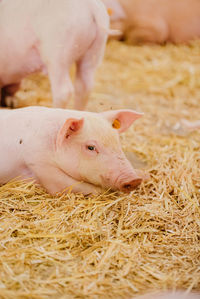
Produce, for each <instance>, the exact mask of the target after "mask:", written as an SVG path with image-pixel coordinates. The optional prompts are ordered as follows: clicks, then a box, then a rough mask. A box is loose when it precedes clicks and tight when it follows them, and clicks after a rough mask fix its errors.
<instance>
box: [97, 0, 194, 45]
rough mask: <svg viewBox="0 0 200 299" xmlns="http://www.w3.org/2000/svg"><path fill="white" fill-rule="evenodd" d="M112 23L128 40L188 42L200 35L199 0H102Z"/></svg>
mask: <svg viewBox="0 0 200 299" xmlns="http://www.w3.org/2000/svg"><path fill="white" fill-rule="evenodd" d="M102 1H103V3H104V4H105V5H106V7H107V9H108V10H109V12H110V15H111V16H110V18H111V27H112V28H114V29H118V30H120V31H121V32H122V33H123V34H122V35H123V36H124V37H125V39H126V40H127V41H128V42H129V43H133V44H135V43H159V44H162V43H165V42H172V43H187V42H188V41H190V40H193V39H195V38H200V1H199V0H102Z"/></svg>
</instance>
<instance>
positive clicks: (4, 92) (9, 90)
mask: <svg viewBox="0 0 200 299" xmlns="http://www.w3.org/2000/svg"><path fill="white" fill-rule="evenodd" d="M19 87H20V83H16V84H10V85H7V86H4V87H2V89H1V98H0V100H1V101H0V103H1V106H2V107H10V108H14V102H13V101H10V102H9V103H8V101H7V100H6V97H7V96H10V97H12V96H13V95H14V94H15V93H16V92H17V90H18V89H19Z"/></svg>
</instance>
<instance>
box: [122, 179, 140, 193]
mask: <svg viewBox="0 0 200 299" xmlns="http://www.w3.org/2000/svg"><path fill="white" fill-rule="evenodd" d="M141 183H142V178H137V179H133V180H131V181H127V182H125V183H123V184H122V185H121V186H120V188H119V189H120V190H121V191H122V192H130V191H133V190H134V189H135V188H136V187H137V186H139V185H140V184H141Z"/></svg>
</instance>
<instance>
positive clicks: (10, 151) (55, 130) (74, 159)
mask: <svg viewBox="0 0 200 299" xmlns="http://www.w3.org/2000/svg"><path fill="white" fill-rule="evenodd" d="M139 117H141V114H140V113H137V112H135V111H132V110H117V111H108V112H104V113H92V112H79V111H75V110H64V109H50V108H44V107H28V108H22V109H16V110H5V109H3V110H0V127H1V131H0V139H1V147H0V165H1V168H0V183H2V184H3V183H6V182H8V181H9V180H11V179H13V178H16V177H18V176H21V178H29V177H31V178H34V179H35V181H36V182H38V183H40V184H41V185H43V186H44V188H46V190H47V191H48V192H49V193H51V194H55V193H57V192H62V191H64V190H65V189H66V188H71V189H72V190H73V192H81V193H83V194H89V193H97V192H101V190H102V188H104V189H105V188H110V189H113V190H117V189H120V190H122V191H126V192H129V191H131V190H133V189H134V188H135V187H136V186H137V185H139V184H140V183H141V181H142V180H143V178H144V175H143V174H142V173H141V172H138V171H137V170H135V169H133V168H132V166H131V164H130V163H129V161H128V160H127V159H126V157H125V155H124V153H123V151H122V148H121V145H120V140H119V133H121V132H124V131H125V130H127V129H128V128H129V127H130V125H131V124H132V123H133V122H134V121H135V120H136V119H137V118H139ZM115 119H117V120H118V122H120V124H121V127H120V129H119V130H117V129H114V128H113V127H112V124H113V121H114V120H115ZM67 191H68V190H67Z"/></svg>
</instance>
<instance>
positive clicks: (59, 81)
mask: <svg viewBox="0 0 200 299" xmlns="http://www.w3.org/2000/svg"><path fill="white" fill-rule="evenodd" d="M47 69H48V75H49V80H50V83H51V90H52V97H53V106H54V107H59V108H66V105H67V102H68V100H69V99H70V98H71V97H72V95H73V92H74V87H73V84H72V81H71V78H70V75H69V71H68V68H66V69H65V68H63V66H62V65H61V64H60V63H55V61H54V63H53V62H52V63H51V64H50V65H48V66H47ZM66 70H67V71H66Z"/></svg>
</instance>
